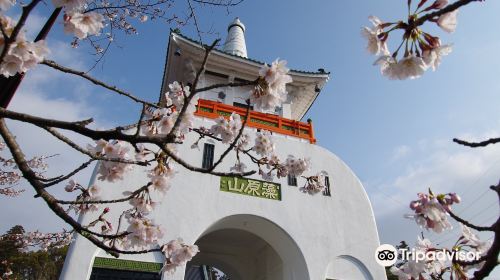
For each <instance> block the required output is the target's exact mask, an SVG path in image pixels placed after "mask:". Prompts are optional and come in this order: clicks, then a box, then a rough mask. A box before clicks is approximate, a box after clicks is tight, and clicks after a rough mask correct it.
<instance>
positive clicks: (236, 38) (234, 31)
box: [222, 18, 248, 58]
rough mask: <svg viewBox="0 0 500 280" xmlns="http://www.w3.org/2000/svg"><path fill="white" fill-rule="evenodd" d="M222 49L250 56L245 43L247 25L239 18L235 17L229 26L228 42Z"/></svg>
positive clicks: (242, 55)
mask: <svg viewBox="0 0 500 280" xmlns="http://www.w3.org/2000/svg"><path fill="white" fill-rule="evenodd" d="M222 50H223V51H224V52H226V53H230V54H234V55H238V56H241V57H245V58H247V57H248V56H247V45H246V43H245V25H243V23H242V22H241V21H240V19H239V18H235V19H234V20H233V22H231V23H230V24H229V26H228V27H227V37H226V42H225V43H224V48H223V49H222Z"/></svg>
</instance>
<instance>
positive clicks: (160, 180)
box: [151, 175, 170, 194]
mask: <svg viewBox="0 0 500 280" xmlns="http://www.w3.org/2000/svg"><path fill="white" fill-rule="evenodd" d="M151 183H152V186H153V189H154V190H156V191H158V192H159V193H161V194H166V193H167V191H168V190H169V189H170V183H169V181H168V180H167V177H166V176H164V175H159V176H152V177H151Z"/></svg>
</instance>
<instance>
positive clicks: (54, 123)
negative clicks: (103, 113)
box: [0, 108, 168, 145]
mask: <svg viewBox="0 0 500 280" xmlns="http://www.w3.org/2000/svg"><path fill="white" fill-rule="evenodd" d="M0 117H1V118H8V119H12V120H17V121H22V122H26V123H31V124H33V125H36V126H38V127H40V128H44V127H53V128H60V129H64V130H70V131H73V132H76V133H79V134H81V135H83V136H86V137H89V138H91V139H93V140H99V139H104V140H122V141H127V142H129V143H131V144H136V143H141V142H144V143H153V144H158V145H162V144H163V143H165V142H168V141H167V140H168V139H167V137H166V136H141V135H139V136H137V137H135V136H134V135H129V134H125V133H123V128H120V127H117V128H115V129H113V130H93V129H90V128H87V127H85V126H82V125H81V124H80V122H67V121H60V120H54V119H46V118H41V117H35V116H32V115H29V114H24V113H19V112H14V111H10V110H6V109H4V108H0Z"/></svg>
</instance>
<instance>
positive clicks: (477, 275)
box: [473, 182, 500, 280]
mask: <svg viewBox="0 0 500 280" xmlns="http://www.w3.org/2000/svg"><path fill="white" fill-rule="evenodd" d="M490 189H491V190H493V191H495V192H496V193H497V196H498V199H499V200H500V182H499V183H498V184H497V185H496V186H490ZM492 227H493V231H494V232H495V237H494V239H493V244H492V245H491V247H490V249H489V250H488V252H487V253H486V255H485V259H486V260H485V262H484V264H483V266H482V267H481V268H480V269H479V270H478V271H475V272H474V278H473V280H480V279H484V278H486V277H487V276H488V275H490V273H491V272H492V271H493V269H495V267H496V266H497V265H498V255H499V254H500V217H499V218H498V219H497V221H496V222H495V223H494V224H493V225H492Z"/></svg>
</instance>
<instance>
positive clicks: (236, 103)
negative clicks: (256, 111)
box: [233, 102, 253, 111]
mask: <svg viewBox="0 0 500 280" xmlns="http://www.w3.org/2000/svg"><path fill="white" fill-rule="evenodd" d="M233 106H234V107H238V108H243V109H246V108H248V105H247V104H244V103H239V102H233ZM252 110H253V106H252V105H250V111H252Z"/></svg>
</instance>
